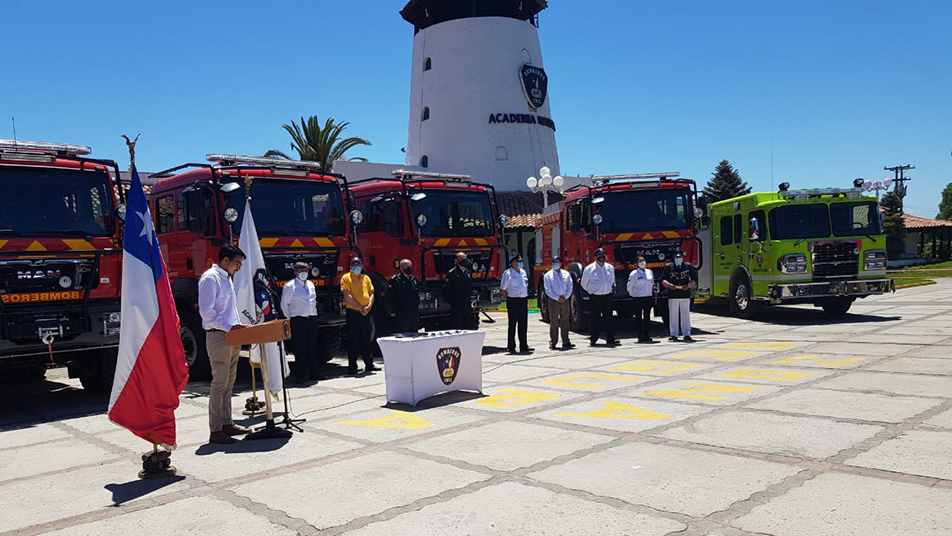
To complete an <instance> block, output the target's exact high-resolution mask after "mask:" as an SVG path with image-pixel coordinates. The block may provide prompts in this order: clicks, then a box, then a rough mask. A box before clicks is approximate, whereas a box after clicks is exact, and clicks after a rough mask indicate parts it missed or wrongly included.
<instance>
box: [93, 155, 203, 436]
mask: <svg viewBox="0 0 952 536" xmlns="http://www.w3.org/2000/svg"><path fill="white" fill-rule="evenodd" d="M122 253H123V258H122V330H121V332H120V335H119V357H118V360H117V362H116V377H115V380H113V384H112V395H111V396H110V398H109V420H111V421H112V422H114V423H116V424H119V425H121V426H124V427H126V428H128V429H129V431H131V432H132V433H133V434H135V435H137V436H139V437H141V438H142V439H145V440H146V441H149V442H150V443H152V444H154V445H162V446H166V447H174V446H175V408H177V407H178V405H179V395H180V394H181V393H182V389H184V388H185V384H186V383H187V382H188V366H187V365H186V364H185V350H184V349H183V348H182V340H181V339H180V338H179V318H178V313H177V312H176V311H175V302H174V301H173V299H172V289H171V288H170V287H169V274H168V271H167V270H166V269H165V261H163V260H162V253H161V252H160V251H159V243H158V241H157V240H156V238H155V229H154V228H153V227H152V215H151V214H150V213H149V205H148V203H147V202H146V200H145V193H143V191H142V183H141V182H140V181H139V174H138V173H137V172H136V169H135V167H133V168H132V187H131V188H130V189H129V199H128V204H127V209H126V218H125V230H124V237H123V241H122Z"/></svg>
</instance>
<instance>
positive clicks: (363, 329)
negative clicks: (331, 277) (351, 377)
mask: <svg viewBox="0 0 952 536" xmlns="http://www.w3.org/2000/svg"><path fill="white" fill-rule="evenodd" d="M363 266H364V263H363V262H362V261H361V260H360V258H358V257H354V258H352V259H351V260H350V272H348V273H346V274H344V276H343V277H341V278H340V290H341V292H342V293H343V294H344V303H345V304H346V306H347V317H346V318H347V361H348V367H347V370H348V372H349V373H350V374H357V354H360V357H362V358H363V359H364V372H371V371H374V370H380V369H379V368H377V367H375V366H374V358H373V356H371V355H370V349H371V340H370V332H371V322H373V320H372V319H371V317H370V310H371V309H373V306H374V285H373V283H372V282H371V281H370V278H369V277H367V276H366V275H364V274H363V273H361V270H363Z"/></svg>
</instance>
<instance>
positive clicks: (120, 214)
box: [116, 203, 126, 221]
mask: <svg viewBox="0 0 952 536" xmlns="http://www.w3.org/2000/svg"><path fill="white" fill-rule="evenodd" d="M116 217H117V218H119V219H120V220H122V221H126V204H125V203H122V204H120V205H119V206H118V207H116Z"/></svg>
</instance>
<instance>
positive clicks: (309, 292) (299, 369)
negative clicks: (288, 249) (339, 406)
mask: <svg viewBox="0 0 952 536" xmlns="http://www.w3.org/2000/svg"><path fill="white" fill-rule="evenodd" d="M310 271H311V267H310V266H309V265H308V264H307V263H306V262H296V263H294V279H292V280H290V281H288V282H287V283H286V284H285V285H284V288H283V289H282V290H281V311H282V312H283V313H284V316H285V317H287V318H289V319H290V320H291V341H290V346H291V352H292V353H294V383H304V381H305V380H311V381H318V380H322V379H324V378H323V377H321V371H320V367H321V364H320V359H318V355H317V291H316V290H314V283H311V282H310V281H308V279H307V276H308V274H309V273H310Z"/></svg>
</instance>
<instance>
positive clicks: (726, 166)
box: [703, 160, 750, 203]
mask: <svg viewBox="0 0 952 536" xmlns="http://www.w3.org/2000/svg"><path fill="white" fill-rule="evenodd" d="M711 175H712V177H711V180H709V181H707V186H705V187H704V192H703V194H704V199H705V201H707V202H708V203H714V202H716V201H723V200H724V199H730V198H732V197H737V196H739V195H746V194H749V193H750V187H749V186H747V183H746V182H744V181H743V180H741V178H740V173H738V172H737V170H736V169H734V166H732V165H731V163H730V162H728V161H727V160H721V163H720V164H718V165H717V168H715V169H714V173H711Z"/></svg>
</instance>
